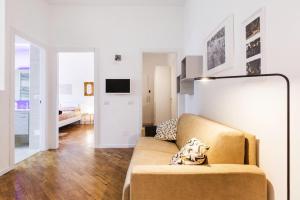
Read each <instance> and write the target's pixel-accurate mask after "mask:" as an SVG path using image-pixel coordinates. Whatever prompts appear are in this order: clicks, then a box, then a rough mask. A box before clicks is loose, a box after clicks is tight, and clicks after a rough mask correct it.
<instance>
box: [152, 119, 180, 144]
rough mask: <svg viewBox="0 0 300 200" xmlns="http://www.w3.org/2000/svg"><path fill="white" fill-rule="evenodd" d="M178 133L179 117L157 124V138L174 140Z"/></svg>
mask: <svg viewBox="0 0 300 200" xmlns="http://www.w3.org/2000/svg"><path fill="white" fill-rule="evenodd" d="M176 133H177V119H170V120H168V121H165V122H162V123H160V124H159V125H158V126H157V129H156V135H155V136H154V138H155V139H158V140H167V141H174V140H176Z"/></svg>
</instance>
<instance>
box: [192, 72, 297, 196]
mask: <svg viewBox="0 0 300 200" xmlns="http://www.w3.org/2000/svg"><path fill="white" fill-rule="evenodd" d="M255 77H281V78H283V79H284V80H285V82H286V89H287V121H286V122H287V200H290V129H291V128H290V101H291V99H290V80H289V78H288V77H287V76H286V75H284V74H279V73H274V74H258V75H237V76H215V77H197V78H195V79H194V80H218V79H238V78H255Z"/></svg>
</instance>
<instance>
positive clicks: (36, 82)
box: [14, 35, 45, 163]
mask: <svg viewBox="0 0 300 200" xmlns="http://www.w3.org/2000/svg"><path fill="white" fill-rule="evenodd" d="M14 41H15V44H14V45H15V48H14V90H15V92H14V99H15V101H14V104H15V105H14V141H15V151H14V152H15V155H14V157H15V163H18V162H20V161H23V160H24V159H26V158H28V157H30V156H32V155H33V154H35V153H37V152H39V151H40V150H41V149H42V145H43V143H42V139H43V135H44V129H43V126H44V124H43V123H42V120H41V119H42V118H43V117H44V116H43V115H42V110H43V108H42V99H43V98H42V96H43V92H42V89H43V86H44V83H43V82H42V80H41V75H42V71H43V69H44V64H45V63H44V57H43V55H44V50H43V49H42V48H41V47H39V46H37V45H35V44H33V43H31V42H30V41H27V40H25V39H23V38H22V37H20V36H17V35H16V36H15V40H14Z"/></svg>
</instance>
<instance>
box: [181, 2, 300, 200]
mask: <svg viewBox="0 0 300 200" xmlns="http://www.w3.org/2000/svg"><path fill="white" fill-rule="evenodd" d="M264 6H265V8H266V24H267V27H266V28H267V30H266V31H267V32H266V59H267V60H266V63H267V72H268V73H272V72H278V73H284V74H286V75H287V76H289V77H290V79H291V88H292V94H291V95H292V96H291V98H292V100H291V101H292V105H291V106H292V113H291V117H292V127H291V129H292V130H291V131H292V132H291V143H292V144H291V145H292V146H291V152H292V153H291V169H292V171H291V184H292V185H291V186H292V188H291V192H292V198H291V199H293V200H296V199H300V192H299V190H298V189H297V186H299V184H300V174H299V170H298V169H299V168H300V162H299V159H298V158H297V155H296V154H297V152H299V147H298V146H299V145H297V143H296V141H299V140H300V136H299V134H298V132H299V131H300V125H299V123H297V119H299V118H300V115H299V111H300V110H299V109H300V108H299V103H298V102H299V100H300V95H299V93H298V94H296V91H299V89H300V84H299V78H300V71H299V68H298V67H297V65H298V58H297V57H298V52H300V46H299V44H300V38H299V37H298V36H299V35H300V28H299V26H295V25H293V24H296V23H298V21H299V20H300V13H299V11H298V8H299V6H300V3H299V1H296V0H288V1H274V0H264V1H261V0H254V1H238V0H229V1H217V0H212V1H199V0H188V1H187V4H186V7H185V23H184V24H185V42H184V44H185V54H203V46H204V45H205V44H204V43H203V41H204V38H206V37H207V36H208V35H209V33H210V32H211V31H213V30H214V29H215V28H216V27H217V26H218V25H219V24H220V23H221V22H222V21H223V20H224V19H225V18H226V17H227V16H229V15H231V14H234V16H235V24H234V25H235V50H234V54H235V60H234V66H235V67H234V68H232V69H231V70H228V71H224V72H222V73H220V74H217V75H226V74H245V68H244V67H242V66H243V65H242V62H243V57H244V56H243V51H242V49H243V48H244V47H243V46H242V43H241V41H242V37H243V36H244V35H241V32H242V27H241V26H242V22H243V21H244V20H246V19H247V18H248V17H249V16H251V15H252V14H253V13H254V12H255V11H256V10H258V9H259V8H261V7H264ZM185 100H186V103H185V109H186V111H187V112H192V113H196V114H202V115H205V116H207V117H209V118H212V119H214V120H218V121H221V122H223V123H225V124H228V125H231V126H233V127H236V128H240V129H242V130H245V131H249V132H252V133H254V134H255V135H257V137H258V139H259V140H260V141H259V142H260V154H259V163H260V166H261V167H262V168H263V169H264V170H265V172H266V174H267V176H268V179H269V181H270V182H271V184H269V199H277V200H283V199H286V124H285V122H286V110H285V105H286V99H285V83H284V81H283V80H282V79H278V78H270V79H269V78H268V79H267V78H265V79H263V80H231V81H230V80H226V81H214V82H208V83H205V84H204V83H199V82H198V83H196V84H195V94H194V96H186V98H185ZM296 102H297V104H296ZM272 188H273V189H272ZM272 190H273V191H272Z"/></svg>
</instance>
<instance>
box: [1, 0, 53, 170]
mask: <svg viewBox="0 0 300 200" xmlns="http://www.w3.org/2000/svg"><path fill="white" fill-rule="evenodd" d="M1 14H2V12H1ZM47 22H48V8H47V4H46V3H45V2H44V1H40V0H28V1H18V0H7V1H6V36H5V37H6V43H5V45H6V47H5V52H6V55H5V89H6V90H5V91H3V92H0V110H1V112H0V121H1V122H0V123H1V124H0V143H1V144H0V158H1V159H0V174H2V173H3V172H5V171H7V170H8V169H9V168H10V167H11V165H10V158H9V153H10V152H9V148H10V146H9V145H10V142H9V141H10V139H9V138H10V137H9V123H10V120H11V118H10V114H9V111H10V110H9V105H10V104H9V97H10V95H11V93H10V85H11V82H10V79H9V75H10V70H13V63H12V62H11V61H12V54H11V53H12V52H13V50H14V49H11V47H13V45H12V40H13V38H12V34H13V30H17V31H18V32H19V33H22V36H24V35H25V36H27V37H29V38H34V39H35V41H39V42H41V43H47V40H48V26H47ZM12 91H13V90H12Z"/></svg>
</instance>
